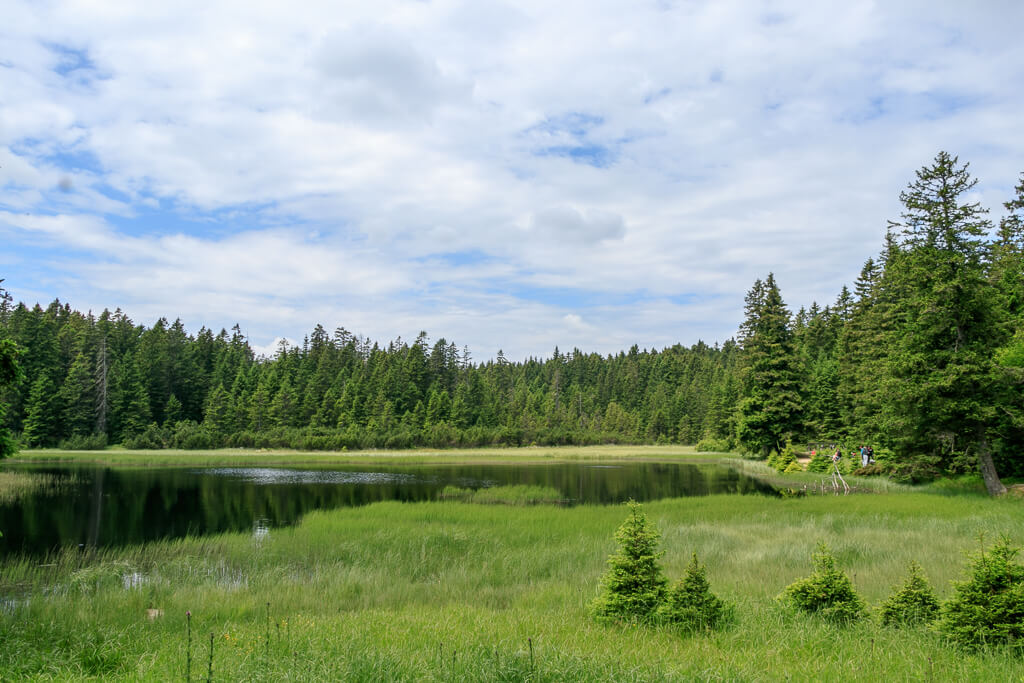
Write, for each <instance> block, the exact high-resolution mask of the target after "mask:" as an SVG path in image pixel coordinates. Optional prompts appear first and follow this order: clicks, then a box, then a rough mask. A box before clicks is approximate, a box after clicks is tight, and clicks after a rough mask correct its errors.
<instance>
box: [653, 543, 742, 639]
mask: <svg viewBox="0 0 1024 683" xmlns="http://www.w3.org/2000/svg"><path fill="white" fill-rule="evenodd" d="M731 612H732V610H731V608H730V607H729V606H728V605H727V604H726V603H725V602H723V601H722V600H721V599H720V598H718V597H717V596H715V595H714V594H713V593H712V592H711V586H710V584H709V583H708V579H707V571H706V569H705V567H704V565H702V564H700V563H699V562H698V561H697V553H693V557H692V558H691V560H690V564H689V565H688V566H687V567H686V574H685V575H683V577H682V578H681V579H679V581H677V582H676V583H675V584H674V585H673V586H672V587H671V588H670V589H669V591H668V594H667V595H666V597H665V602H663V603H662V604H661V606H659V607H658V611H657V618H658V621H660V622H662V623H668V624H674V625H676V626H678V627H680V628H681V629H683V630H685V631H698V630H711V629H715V628H717V627H719V626H721V625H722V624H723V623H725V622H726V621H727V620H728V617H729V616H731Z"/></svg>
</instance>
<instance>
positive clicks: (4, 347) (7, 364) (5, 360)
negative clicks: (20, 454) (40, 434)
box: [0, 280, 22, 460]
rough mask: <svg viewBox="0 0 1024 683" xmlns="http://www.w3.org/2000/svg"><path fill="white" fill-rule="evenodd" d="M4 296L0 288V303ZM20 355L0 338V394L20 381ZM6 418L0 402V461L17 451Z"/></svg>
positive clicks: (5, 410) (3, 405) (13, 347)
mask: <svg viewBox="0 0 1024 683" xmlns="http://www.w3.org/2000/svg"><path fill="white" fill-rule="evenodd" d="M0 282H3V280H0ZM4 294H6V292H5V291H4V289H3V288H2V287H0V302H3V301H6V299H4V297H3V295H4ZM20 354H21V351H20V349H18V346H17V345H16V344H15V343H14V341H12V340H10V339H2V338H0V392H2V391H3V390H4V389H5V388H6V387H9V386H11V385H13V384H16V383H18V382H20V381H21V378H22V369H21V364H20V363H19V362H18V357H19V356H20ZM0 395H2V394H0ZM6 416H7V404H6V403H4V402H3V401H0V460H2V459H4V458H6V457H8V456H10V455H14V454H15V453H16V452H17V451H18V444H17V442H16V441H15V440H14V437H13V436H11V432H10V429H9V428H8V427H7V425H6V423H5V418H6Z"/></svg>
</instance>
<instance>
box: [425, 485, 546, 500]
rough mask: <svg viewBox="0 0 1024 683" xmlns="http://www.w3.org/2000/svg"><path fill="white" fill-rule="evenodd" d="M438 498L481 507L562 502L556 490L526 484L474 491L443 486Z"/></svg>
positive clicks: (491, 487)
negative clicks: (475, 504)
mask: <svg viewBox="0 0 1024 683" xmlns="http://www.w3.org/2000/svg"><path fill="white" fill-rule="evenodd" d="M438 497H439V498H440V499H441V500H457V501H461V502H464V503H477V504H481V505H542V504H548V505H552V504H557V503H561V502H562V501H563V500H564V496H562V493H561V492H560V491H559V490H558V489H555V488H552V487H550V486H530V485H527V484H516V485H513V486H489V487H486V488H481V489H476V490H474V489H466V488H461V487H458V486H445V487H444V488H443V489H442V490H441V493H440V494H438Z"/></svg>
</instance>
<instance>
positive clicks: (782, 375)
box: [738, 273, 803, 458]
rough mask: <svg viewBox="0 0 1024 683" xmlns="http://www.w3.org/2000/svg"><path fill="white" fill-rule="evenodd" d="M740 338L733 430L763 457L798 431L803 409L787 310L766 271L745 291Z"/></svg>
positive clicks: (778, 448) (797, 365)
mask: <svg viewBox="0 0 1024 683" xmlns="http://www.w3.org/2000/svg"><path fill="white" fill-rule="evenodd" d="M740 342H741V343H742V345H743V359H744V366H743V374H742V378H743V393H742V398H741V400H740V404H739V428H738V431H739V434H738V436H739V439H740V442H741V443H742V444H743V445H744V446H745V447H747V448H748V449H749V450H751V451H753V452H754V453H758V454H760V456H761V457H762V458H766V457H768V453H769V452H770V451H771V450H772V449H775V450H776V451H781V449H782V446H783V444H785V443H786V441H788V440H789V439H790V438H792V437H793V436H794V435H795V434H796V433H797V432H798V431H799V429H800V425H801V417H802V412H803V408H802V405H801V399H800V371H799V362H798V358H797V355H796V349H795V345H794V340H793V331H792V327H791V323H790V314H789V310H788V309H787V308H786V305H785V303H784V302H783V301H782V295H781V294H780V293H779V288H778V286H777V285H776V284H775V277H774V275H772V274H771V273H769V274H768V277H767V279H766V280H765V281H764V282H762V281H761V280H757V281H756V282H755V283H754V286H753V288H752V289H751V290H750V292H749V293H748V294H747V299H746V319H745V320H744V322H743V325H742V326H741V328H740Z"/></svg>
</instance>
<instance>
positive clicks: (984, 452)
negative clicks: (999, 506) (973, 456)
mask: <svg viewBox="0 0 1024 683" xmlns="http://www.w3.org/2000/svg"><path fill="white" fill-rule="evenodd" d="M978 469H979V470H981V478H982V479H984V480H985V488H986V489H988V495H990V496H1001V495H1003V494H1004V493H1006V487H1005V486H1003V482H1001V481H1000V480H999V474H998V473H997V472H996V464H995V462H993V460H992V448H991V447H990V446H989V443H988V437H987V436H986V435H985V434H984V433H981V434H980V435H979V437H978Z"/></svg>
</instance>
